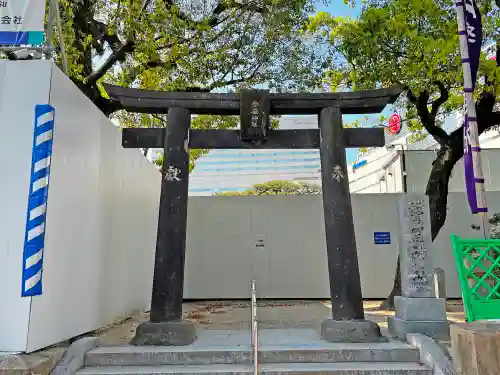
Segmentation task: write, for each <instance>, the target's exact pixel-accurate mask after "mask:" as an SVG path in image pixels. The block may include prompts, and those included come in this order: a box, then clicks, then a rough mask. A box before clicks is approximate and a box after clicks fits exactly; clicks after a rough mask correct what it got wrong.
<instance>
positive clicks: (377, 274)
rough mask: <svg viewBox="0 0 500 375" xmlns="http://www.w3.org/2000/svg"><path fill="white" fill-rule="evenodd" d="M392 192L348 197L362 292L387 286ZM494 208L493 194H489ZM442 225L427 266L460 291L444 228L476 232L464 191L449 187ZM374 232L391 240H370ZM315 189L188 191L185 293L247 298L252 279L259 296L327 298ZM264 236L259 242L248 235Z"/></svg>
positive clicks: (497, 197) (394, 223)
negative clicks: (308, 192) (288, 192)
mask: <svg viewBox="0 0 500 375" xmlns="http://www.w3.org/2000/svg"><path fill="white" fill-rule="evenodd" d="M397 197H398V195H397V194H382V195H379V194H355V195H353V196H352V204H353V213H354V219H355V231H356V243H357V248H358V258H359V263H360V271H361V283H362V289H363V296H364V297H365V298H385V297H386V296H387V295H388V293H389V291H390V290H391V287H392V283H393V278H394V272H395V266H396V257H397V252H398V242H397V241H398V235H397V233H398V230H399V226H398V223H399V218H398V211H397ZM488 198H489V201H490V207H492V209H494V208H495V207H497V209H498V210H500V193H489V195H488ZM449 202H450V204H449V206H450V212H449V213H448V220H447V223H446V225H445V227H444V228H443V229H442V231H441V233H440V235H439V236H438V238H437V239H436V241H435V242H434V244H433V254H434V266H435V267H436V268H437V267H439V268H443V269H444V270H445V273H446V277H447V293H448V297H450V298H459V297H460V296H461V291H460V284H459V282H458V276H457V273H456V268H455V263H454V262H455V261H454V258H453V251H452V247H451V243H450V234H451V233H455V234H459V235H461V236H464V237H471V236H472V237H477V236H478V235H479V233H478V232H476V231H474V230H473V229H472V227H471V225H472V224H478V218H475V217H473V216H472V215H471V214H470V212H469V209H468V207H467V202H466V200H465V199H464V197H463V193H452V194H450V201H449ZM374 232H390V233H391V244H389V245H375V244H374V238H373V236H374ZM324 233H325V230H324V223H323V208H322V198H321V196H260V197H191V198H190V199H189V216H188V239H187V253H186V285H185V292H184V297H185V298H188V299H204V298H209V299H218V298H249V283H250V280H251V279H252V278H255V279H256V282H257V287H258V290H259V297H260V298H328V296H329V286H328V271H327V265H326V245H325V236H324ZM258 239H264V241H265V247H264V248H256V247H255V242H256V240H258Z"/></svg>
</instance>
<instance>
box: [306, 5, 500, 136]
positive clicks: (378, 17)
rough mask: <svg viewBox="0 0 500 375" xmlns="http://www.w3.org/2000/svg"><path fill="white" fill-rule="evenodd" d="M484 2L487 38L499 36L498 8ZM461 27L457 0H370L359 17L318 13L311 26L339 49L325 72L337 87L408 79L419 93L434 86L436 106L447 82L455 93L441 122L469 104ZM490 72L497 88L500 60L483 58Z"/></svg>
mask: <svg viewBox="0 0 500 375" xmlns="http://www.w3.org/2000/svg"><path fill="white" fill-rule="evenodd" d="M478 4H479V6H480V7H481V10H482V18H483V24H484V34H485V40H489V41H491V40H492V39H493V40H497V39H499V38H498V37H499V35H498V31H499V30H500V27H499V26H500V20H499V17H498V9H497V8H496V7H492V3H491V1H486V0H484V1H483V0H479V1H478ZM457 27H458V26H457V20H456V13H455V6H454V1H452V0H368V1H366V2H364V3H363V9H362V12H361V14H360V17H359V18H358V19H355V20H353V19H342V18H339V17H333V16H331V15H328V14H325V13H318V14H316V15H315V16H314V17H312V18H311V20H310V22H309V23H308V25H307V26H306V27H305V30H306V32H308V33H313V34H314V33H315V34H316V35H318V34H320V35H321V36H322V38H323V41H324V42H328V43H329V45H330V47H331V49H332V51H333V53H334V54H335V62H334V63H333V64H332V65H331V66H330V71H329V72H328V73H327V74H325V76H324V80H325V81H327V82H329V83H330V84H331V86H332V87H333V88H335V89H336V88H343V89H352V90H358V89H371V88H377V87H388V86H390V85H394V84H403V85H405V86H406V87H408V88H409V89H411V91H412V92H413V93H415V94H416V95H418V94H419V93H421V92H423V91H428V92H429V93H430V95H429V106H430V104H431V103H432V102H433V101H434V100H435V99H436V98H437V97H438V95H439V90H438V87H437V86H436V85H435V83H434V82H435V81H440V82H442V83H443V84H444V86H445V88H446V90H447V91H448V93H449V99H448V100H447V101H446V102H445V103H444V104H443V105H441V106H440V109H439V113H438V117H437V118H436V121H435V124H434V121H431V122H432V123H433V125H437V126H439V120H440V118H441V119H442V116H444V115H445V114H446V113H449V112H451V111H454V110H457V109H459V108H461V106H462V105H463V99H462V98H461V96H462V91H461V90H462V87H463V83H462V82H463V77H462V65H461V61H460V60H461V58H460V51H459V43H458V35H457ZM483 58H484V56H483ZM485 75H487V76H488V79H489V82H490V83H493V86H492V87H491V90H494V91H495V92H497V91H498V89H499V88H500V70H499V68H497V67H496V64H495V63H494V62H491V61H487V60H485V59H483V61H482V62H481V67H480V73H479V77H480V78H483V77H484V76H485ZM478 89H479V90H478V92H481V90H484V89H485V87H484V82H483V80H481V81H480V82H478ZM397 106H399V107H400V108H399V109H402V110H403V111H402V112H406V116H405V117H406V118H405V119H404V122H405V125H406V126H408V127H409V128H410V129H411V130H412V131H413V132H415V133H416V135H417V136H420V135H419V133H421V132H422V123H421V122H419V120H420V117H419V115H418V114H417V113H416V110H415V108H414V106H413V105H409V104H408V103H407V102H406V101H404V100H402V101H399V102H398V103H397ZM431 122H429V123H428V125H429V124H430V123H431Z"/></svg>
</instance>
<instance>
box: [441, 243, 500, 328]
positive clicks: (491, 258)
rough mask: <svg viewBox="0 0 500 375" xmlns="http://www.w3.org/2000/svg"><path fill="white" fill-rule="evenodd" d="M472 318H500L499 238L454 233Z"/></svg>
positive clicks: (459, 271) (466, 305)
mask: <svg viewBox="0 0 500 375" xmlns="http://www.w3.org/2000/svg"><path fill="white" fill-rule="evenodd" d="M451 243H452V245H453V253H454V255H455V261H456V264H457V270H458V277H459V279H460V284H461V286H462V296H463V299H464V309H465V314H466V317H467V320H468V321H469V322H472V321H475V320H493V319H500V239H495V240H492V239H463V238H459V237H458V236H456V235H452V236H451Z"/></svg>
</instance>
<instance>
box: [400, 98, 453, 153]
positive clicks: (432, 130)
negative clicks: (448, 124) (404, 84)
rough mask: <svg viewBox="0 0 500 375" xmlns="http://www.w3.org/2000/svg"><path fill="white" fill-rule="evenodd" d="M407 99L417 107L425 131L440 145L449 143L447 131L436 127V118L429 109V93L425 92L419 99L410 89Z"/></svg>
mask: <svg viewBox="0 0 500 375" xmlns="http://www.w3.org/2000/svg"><path fill="white" fill-rule="evenodd" d="M407 97H408V100H409V101H410V102H411V103H413V104H414V105H415V107H416V108H417V113H418V116H419V117H420V122H421V123H422V125H423V127H424V128H425V130H427V132H428V133H429V134H430V135H431V136H432V137H433V138H434V139H435V140H436V142H437V143H439V144H440V145H444V144H446V143H448V141H449V136H448V133H446V131H444V130H443V129H442V128H440V127H439V126H436V116H432V114H431V113H430V112H429V108H428V106H427V103H428V101H429V92H428V91H426V90H424V91H422V92H421V93H420V95H419V96H418V97H417V96H415V94H413V92H412V91H411V90H410V89H408V91H407ZM438 100H439V99H438ZM434 104H435V103H434ZM434 104H433V109H434ZM437 108H439V106H437ZM436 113H437V109H436Z"/></svg>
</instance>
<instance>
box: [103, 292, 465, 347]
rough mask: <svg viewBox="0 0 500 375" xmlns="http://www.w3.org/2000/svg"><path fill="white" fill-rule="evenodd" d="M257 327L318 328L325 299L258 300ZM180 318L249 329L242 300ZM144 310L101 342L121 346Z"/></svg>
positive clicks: (199, 307) (201, 307)
mask: <svg viewBox="0 0 500 375" xmlns="http://www.w3.org/2000/svg"><path fill="white" fill-rule="evenodd" d="M379 305H380V301H365V303H364V307H365V312H366V317H367V319H370V320H373V321H375V322H377V323H379V325H380V327H381V329H382V331H383V333H386V332H387V323H386V320H387V316H389V315H393V314H394V313H393V312H390V311H380V310H378V306H379ZM258 306H259V308H258V312H257V314H258V320H259V328H261V329H269V328H313V329H318V327H319V324H320V323H321V321H322V320H323V319H324V318H325V317H328V316H329V315H330V311H331V305H330V302H329V301H317V300H314V301H262V302H259V303H258ZM448 310H449V312H448V319H449V320H450V321H453V322H462V321H464V313H463V306H462V302H461V301H449V302H448ZM184 312H185V313H184V319H187V320H191V321H193V322H194V323H196V324H197V326H198V327H200V328H202V329H218V330H219V329H249V328H250V303H249V302H246V301H209V302H190V303H185V304H184ZM148 318H149V315H148V313H141V314H138V315H135V316H133V317H131V318H130V319H127V320H126V321H124V322H122V323H119V324H114V325H111V326H109V327H106V328H104V329H101V330H99V331H96V332H94V333H93V334H94V335H98V336H99V337H100V341H101V343H102V344H103V345H122V344H126V343H128V342H129V341H130V339H131V338H132V337H133V335H134V333H135V328H136V327H137V325H138V324H140V323H141V322H144V321H146V320H148Z"/></svg>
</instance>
